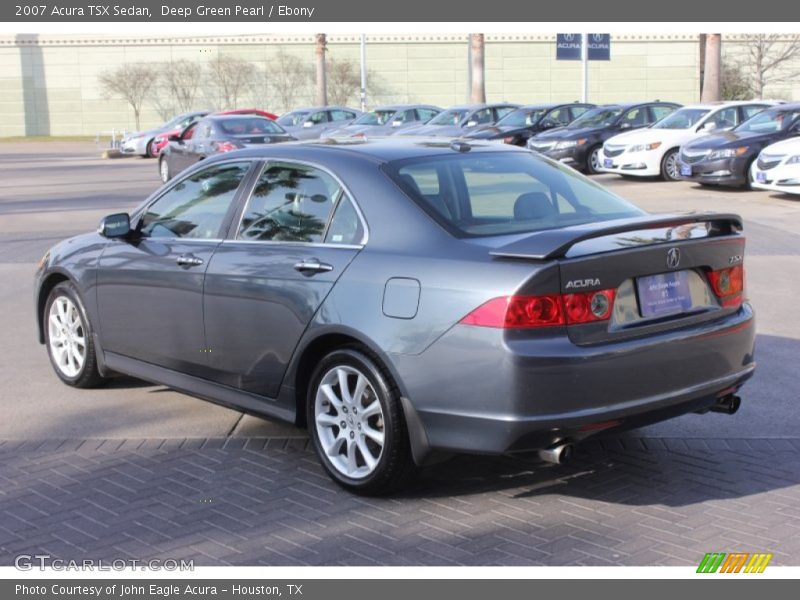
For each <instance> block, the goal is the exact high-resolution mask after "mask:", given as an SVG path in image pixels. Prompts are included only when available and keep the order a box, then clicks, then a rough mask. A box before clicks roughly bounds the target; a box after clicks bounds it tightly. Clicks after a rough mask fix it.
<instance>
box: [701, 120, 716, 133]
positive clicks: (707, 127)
mask: <svg viewBox="0 0 800 600" xmlns="http://www.w3.org/2000/svg"><path fill="white" fill-rule="evenodd" d="M716 128H717V124H716V123H715V122H714V121H709V122H708V123H705V124H704V125H703V129H702V130H703V131H713V130H714V129H716Z"/></svg>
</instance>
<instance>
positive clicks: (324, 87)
mask: <svg viewBox="0 0 800 600" xmlns="http://www.w3.org/2000/svg"><path fill="white" fill-rule="evenodd" d="M327 50H328V37H327V36H326V35H325V34H324V33H318V34H317V36H316V46H315V49H314V52H315V54H316V64H317V77H316V82H317V104H318V105H319V106H326V105H327V104H328V81H327V74H326V72H325V52H326V51H327Z"/></svg>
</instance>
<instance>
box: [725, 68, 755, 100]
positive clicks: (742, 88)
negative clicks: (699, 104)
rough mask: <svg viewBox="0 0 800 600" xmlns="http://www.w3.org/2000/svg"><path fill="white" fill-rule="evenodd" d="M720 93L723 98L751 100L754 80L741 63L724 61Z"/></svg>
mask: <svg viewBox="0 0 800 600" xmlns="http://www.w3.org/2000/svg"><path fill="white" fill-rule="evenodd" d="M720 95H721V99H722V100H749V99H750V98H752V97H753V84H752V81H751V79H750V77H749V76H747V75H746V74H745V73H744V72H743V71H742V69H741V67H739V65H735V64H731V63H730V62H728V61H723V63H722V79H721V80H720Z"/></svg>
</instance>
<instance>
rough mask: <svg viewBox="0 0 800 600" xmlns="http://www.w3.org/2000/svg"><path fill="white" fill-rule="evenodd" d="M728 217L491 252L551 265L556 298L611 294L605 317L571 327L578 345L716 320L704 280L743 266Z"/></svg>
mask: <svg viewBox="0 0 800 600" xmlns="http://www.w3.org/2000/svg"><path fill="white" fill-rule="evenodd" d="M741 229H742V222H741V219H740V217H738V216H737V215H732V214H715V213H699V214H688V215H663V216H662V215H648V216H644V217H637V218H633V219H624V220H618V221H605V222H599V223H591V224H587V225H581V226H576V227H567V228H562V229H554V230H549V231H542V232H539V233H534V234H531V235H530V236H527V237H525V238H523V239H521V240H517V241H516V242H512V243H510V244H507V245H505V246H502V247H500V248H497V249H495V250H493V251H492V252H491V254H492V255H494V256H498V257H504V258H514V259H521V260H526V259H527V260H537V261H538V260H556V261H557V262H558V265H559V275H560V286H561V293H562V294H563V295H566V294H576V293H585V292H593V291H598V290H613V291H614V294H615V295H614V301H613V305H612V310H611V317H610V318H609V319H607V320H604V321H595V322H591V323H584V324H571V325H568V326H567V332H568V335H569V338H570V340H571V341H572V342H574V343H576V344H579V345H589V344H597V343H602V342H607V341H612V340H621V339H627V338H633V337H640V336H645V335H649V334H652V333H656V332H660V331H665V330H669V329H675V328H679V327H684V326H687V325H692V324H696V323H699V322H703V321H707V320H711V319H715V318H718V317H720V316H722V315H724V314H727V313H728V312H731V311H733V310H736V308H733V307H725V306H722V304H721V303H720V301H719V300H718V298H717V296H716V295H715V293H714V290H713V288H712V285H711V283H710V280H709V276H708V273H709V272H711V271H718V270H720V269H726V268H729V267H734V266H738V265H741V264H742V261H743V258H744V243H745V238H744V236H743V235H742V233H741Z"/></svg>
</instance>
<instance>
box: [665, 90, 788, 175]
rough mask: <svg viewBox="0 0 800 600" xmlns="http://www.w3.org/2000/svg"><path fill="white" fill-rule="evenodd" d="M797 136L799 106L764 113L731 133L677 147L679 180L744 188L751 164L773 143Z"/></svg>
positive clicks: (773, 109) (775, 108)
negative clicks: (678, 153) (679, 151)
mask: <svg viewBox="0 0 800 600" xmlns="http://www.w3.org/2000/svg"><path fill="white" fill-rule="evenodd" d="M797 135H800V103H794V104H780V105H778V106H775V107H773V108H769V109H767V110H764V111H762V112H760V113H758V114H757V115H755V116H754V117H752V118H751V119H748V120H747V121H745V122H744V123H742V124H741V125H739V126H738V127H736V128H735V129H732V130H730V131H726V132H723V133H716V134H713V133H712V134H710V135H706V136H703V137H701V138H698V139H696V140H694V141H692V142H689V143H687V144H684V145H683V147H681V154H680V159H681V164H680V170H681V171H680V172H681V178H682V179H687V180H689V181H696V182H697V183H699V184H701V185H723V186H735V187H742V186H743V187H748V186H749V185H750V184H751V183H752V177H753V169H751V166H752V163H753V162H754V161H755V160H756V157H757V156H758V154H759V153H760V152H761V150H763V149H764V148H766V147H767V146H769V145H770V144H774V143H775V142H779V141H781V140H784V139H786V138H789V137H794V136H797Z"/></svg>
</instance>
